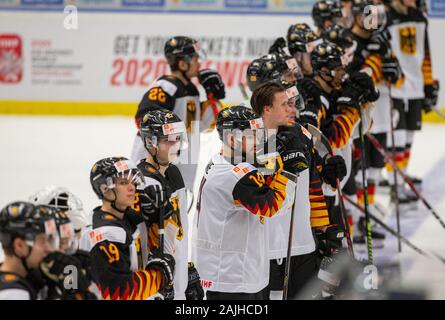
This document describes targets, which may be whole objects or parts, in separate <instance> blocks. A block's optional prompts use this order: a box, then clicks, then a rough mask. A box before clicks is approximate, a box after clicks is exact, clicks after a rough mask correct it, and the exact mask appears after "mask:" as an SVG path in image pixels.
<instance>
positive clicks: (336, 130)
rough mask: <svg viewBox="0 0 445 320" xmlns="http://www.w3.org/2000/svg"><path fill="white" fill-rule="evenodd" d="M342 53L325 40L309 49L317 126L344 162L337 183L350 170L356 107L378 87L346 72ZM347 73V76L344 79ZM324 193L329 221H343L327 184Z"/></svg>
mask: <svg viewBox="0 0 445 320" xmlns="http://www.w3.org/2000/svg"><path fill="white" fill-rule="evenodd" d="M343 54H344V51H343V50H342V49H341V48H339V47H338V46H336V45H335V44H329V43H323V44H320V45H318V46H317V47H316V48H315V50H314V51H313V52H312V53H311V60H312V66H313V70H314V75H315V77H314V79H315V81H316V82H317V84H318V86H319V90H320V95H321V108H320V110H319V124H320V129H321V131H322V132H323V133H324V134H325V136H326V137H327V138H328V139H329V142H330V144H331V147H332V149H333V150H334V153H335V154H337V155H341V156H342V157H343V158H344V159H345V162H346V167H347V175H346V178H345V179H343V181H342V183H341V187H343V186H344V184H345V183H346V181H347V179H348V177H349V175H350V174H351V169H352V159H351V156H352V151H351V150H352V133H353V129H354V127H355V126H356V125H357V124H358V121H359V112H358V110H359V108H363V109H365V107H366V104H365V102H368V101H375V100H376V99H377V98H378V91H376V89H375V88H374V85H373V83H372V79H371V78H370V77H369V76H368V75H367V74H365V73H354V74H351V75H347V73H346V70H345V65H344V63H343V62H344V59H342V57H343ZM348 76H349V79H348V80H346V81H345V79H346V78H348ZM365 110H366V109H365ZM324 193H325V197H326V199H327V201H328V206H329V207H330V210H329V213H330V221H331V223H335V224H339V225H343V222H342V219H340V216H339V213H340V212H339V209H338V207H337V206H335V208H336V209H332V207H333V206H334V202H335V197H336V193H335V192H333V190H331V189H329V188H324Z"/></svg>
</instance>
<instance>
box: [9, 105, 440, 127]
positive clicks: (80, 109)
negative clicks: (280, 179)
mask: <svg viewBox="0 0 445 320" xmlns="http://www.w3.org/2000/svg"><path fill="white" fill-rule="evenodd" d="M232 105H235V104H233V103H226V104H224V108H227V107H229V106H232ZM137 106H138V102H92V101H91V102H90V101H85V102H81V101H16V100H0V115H34V116H131V117H133V116H134V115H135V114H136V110H137ZM441 110H442V111H443V112H444V113H445V108H444V109H441ZM422 118H423V122H427V123H445V120H444V119H442V118H441V117H439V116H438V115H437V114H436V113H434V112H430V113H429V114H426V115H425V114H423V115H422Z"/></svg>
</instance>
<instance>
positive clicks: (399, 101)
mask: <svg viewBox="0 0 445 320" xmlns="http://www.w3.org/2000/svg"><path fill="white" fill-rule="evenodd" d="M388 30H389V32H390V34H391V48H392V50H393V51H394V54H395V56H396V57H397V59H398V61H399V63H400V66H401V68H402V70H403V73H404V76H405V78H404V81H403V83H402V84H400V85H398V84H396V85H393V86H392V87H391V97H392V98H393V105H394V108H395V109H396V110H397V111H398V114H399V116H398V118H399V121H398V123H397V126H396V127H395V132H394V135H395V137H394V140H395V146H396V155H395V159H396V163H397V165H398V166H399V167H400V168H401V169H403V170H406V168H407V166H408V163H409V159H410V152H411V146H412V143H413V140H414V133H415V131H418V130H420V129H421V127H422V122H421V110H422V109H423V110H425V111H426V112H428V111H430V110H431V108H434V107H435V105H436V104H437V98H438V92H439V82H438V81H437V80H434V79H433V72H432V68H431V54H430V45H429V40H428V21H427V19H426V17H425V15H424V14H423V13H422V11H420V10H419V9H416V8H415V1H413V0H394V1H392V2H391V5H390V6H389V7H388ZM388 169H389V171H390V172H389V174H388V178H389V179H388V180H389V181H390V183H392V181H391V180H390V179H391V178H390V177H391V176H392V174H391V171H392V168H391V167H390V166H388ZM400 180H402V179H400ZM416 182H418V183H420V181H416ZM392 184H393V183H392ZM393 189H394V186H393ZM398 189H400V190H399V191H398V195H399V198H400V200H401V201H405V199H406V200H407V201H409V199H410V198H411V199H412V197H411V196H410V195H409V194H408V192H407V190H406V189H405V188H404V187H402V185H400V186H398Z"/></svg>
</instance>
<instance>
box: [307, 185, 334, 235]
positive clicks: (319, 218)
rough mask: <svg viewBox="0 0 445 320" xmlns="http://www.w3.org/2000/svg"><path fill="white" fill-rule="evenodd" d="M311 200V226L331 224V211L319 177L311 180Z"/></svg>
mask: <svg viewBox="0 0 445 320" xmlns="http://www.w3.org/2000/svg"><path fill="white" fill-rule="evenodd" d="M309 202H310V205H311V215H310V220H311V226H312V227H323V226H327V225H329V223H330V222H329V213H328V209H327V205H326V199H325V197H324V195H323V190H322V188H321V180H319V179H317V180H315V181H311V182H310V186H309Z"/></svg>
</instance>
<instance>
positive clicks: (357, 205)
mask: <svg viewBox="0 0 445 320" xmlns="http://www.w3.org/2000/svg"><path fill="white" fill-rule="evenodd" d="M343 198H344V199H345V200H346V201H347V202H349V203H350V204H352V205H353V206H354V207H355V208H357V209H358V210H359V211H360V212H361V213H363V214H364V213H365V209H364V208H363V207H362V206H360V205H359V204H357V203H356V202H354V201H353V200H352V199H351V198H349V197H348V196H346V195H343ZM368 214H369V216H370V218H371V219H372V220H374V221H375V222H376V223H377V224H379V225H380V226H381V227H382V228H383V229H385V230H386V231H388V232H389V233H390V234H392V235H393V236H394V237H396V238H398V239H399V240H400V241H402V242H403V243H405V244H406V245H407V246H408V247H410V248H411V249H413V250H414V251H416V252H417V253H419V254H420V255H422V256H424V257H427V258H432V257H433V256H434V257H436V258H437V259H439V260H440V261H441V262H442V263H443V264H445V258H444V257H441V256H440V255H438V254H437V253H427V252H425V251H424V250H422V249H420V248H419V247H417V246H415V245H414V244H413V243H411V242H410V241H409V240H408V239H406V238H405V237H404V236H402V235H401V234H400V233H398V232H397V231H395V230H394V229H392V228H391V227H389V226H388V225H387V224H385V223H384V222H383V221H382V220H380V219H379V218H377V217H376V216H375V215H373V214H372V213H370V212H368Z"/></svg>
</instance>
